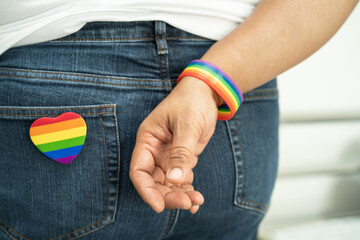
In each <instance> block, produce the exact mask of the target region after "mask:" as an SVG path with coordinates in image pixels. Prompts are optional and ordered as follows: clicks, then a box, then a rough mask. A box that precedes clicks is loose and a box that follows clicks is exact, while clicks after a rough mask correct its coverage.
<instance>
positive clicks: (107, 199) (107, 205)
mask: <svg viewBox="0 0 360 240" xmlns="http://www.w3.org/2000/svg"><path fill="white" fill-rule="evenodd" d="M104 107H105V106H100V107H96V108H98V110H99V111H100V109H101V108H104ZM89 108H90V107H89ZM94 108H95V107H94ZM80 109H81V108H80ZM104 113H105V112H104ZM112 113H113V114H115V112H112ZM88 114H94V113H88ZM102 114H103V113H101V112H99V113H98V115H99V119H100V124H101V128H102V133H103V141H104V148H105V161H106V175H107V179H106V180H107V198H106V216H105V217H104V218H103V219H100V220H98V221H96V222H93V223H90V224H88V225H86V226H84V227H82V228H79V229H77V230H74V231H72V232H69V233H65V234H62V235H60V236H58V237H56V238H51V239H53V240H56V239H59V238H62V237H64V236H67V235H70V234H73V233H76V232H78V231H81V230H83V229H85V228H88V227H90V226H93V225H95V224H97V223H99V222H102V221H104V220H106V218H108V214H109V213H108V209H109V186H110V182H109V172H108V160H107V151H106V141H105V133H104V127H103V122H102V119H101V115H102ZM0 115H11V114H0ZM45 115H49V114H45ZM25 116H29V115H25ZM0 222H2V223H3V224H5V225H6V226H8V227H9V228H10V229H11V230H12V231H13V232H14V233H16V234H17V235H18V236H19V237H22V238H23V239H27V240H30V239H29V238H25V237H24V236H22V235H21V234H19V233H17V232H16V231H15V230H14V229H13V228H11V227H10V226H9V225H8V224H6V223H5V222H4V221H2V220H0ZM110 223H111V222H109V223H104V224H101V225H99V226H98V227H97V228H95V229H98V228H100V227H103V226H106V225H108V224H110ZM0 227H1V226H0ZM1 228H2V229H3V230H4V231H5V233H7V234H8V235H9V236H11V235H10V233H8V231H6V230H5V229H4V228H3V227H1ZM95 229H91V230H95ZM91 230H88V231H86V232H84V233H83V234H80V235H79V236H76V237H73V238H71V239H74V238H77V237H80V236H83V235H84V234H86V233H88V232H89V231H91Z"/></svg>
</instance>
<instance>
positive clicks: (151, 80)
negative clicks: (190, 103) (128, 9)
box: [0, 68, 166, 82]
mask: <svg viewBox="0 0 360 240" xmlns="http://www.w3.org/2000/svg"><path fill="white" fill-rule="evenodd" d="M0 71H14V72H25V73H44V74H51V75H57V74H59V75H70V76H75V77H93V78H100V79H101V78H104V79H111V80H119V81H123V80H124V81H134V82H139V81H142V82H166V81H165V80H161V79H131V78H119V77H109V76H99V75H90V74H80V73H63V72H56V73H54V72H47V71H41V70H36V71H32V70H21V69H11V68H3V69H1V68H0ZM0 75H3V74H0Z"/></svg>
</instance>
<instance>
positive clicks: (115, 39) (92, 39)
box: [49, 36, 214, 42]
mask: <svg viewBox="0 0 360 240" xmlns="http://www.w3.org/2000/svg"><path fill="white" fill-rule="evenodd" d="M166 38H167V39H204V40H209V41H214V40H212V39H208V38H204V37H176V36H169V37H166ZM126 40H154V38H152V37H140V38H69V39H54V40H51V41H49V42H76V41H79V42H81V41H99V42H107V41H126Z"/></svg>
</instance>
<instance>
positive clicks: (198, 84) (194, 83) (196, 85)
mask: <svg viewBox="0 0 360 240" xmlns="http://www.w3.org/2000/svg"><path fill="white" fill-rule="evenodd" d="M179 85H188V87H189V88H190V89H202V90H203V91H204V92H207V95H209V96H210V97H211V99H212V100H213V102H214V104H215V105H216V107H219V106H220V105H221V104H222V103H223V102H224V101H223V100H222V98H221V97H220V96H219V94H218V93H217V92H216V91H215V90H214V89H212V88H211V87H210V86H209V85H208V84H207V83H205V82H204V81H203V80H201V79H198V78H196V77H192V76H185V77H184V78H183V79H182V80H181V81H180V82H179Z"/></svg>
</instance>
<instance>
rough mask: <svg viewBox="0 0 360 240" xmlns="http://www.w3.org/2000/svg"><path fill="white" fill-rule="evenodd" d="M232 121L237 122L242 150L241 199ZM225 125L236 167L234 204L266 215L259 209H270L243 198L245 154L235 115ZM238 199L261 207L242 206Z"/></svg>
mask: <svg viewBox="0 0 360 240" xmlns="http://www.w3.org/2000/svg"><path fill="white" fill-rule="evenodd" d="M230 121H235V127H236V131H237V137H238V141H239V148H240V160H241V162H242V164H241V168H242V170H241V171H242V173H241V174H242V185H241V193H240V197H239V198H238V188H237V186H238V184H239V182H238V181H239V169H238V164H237V158H236V154H235V149H234V147H233V145H234V143H233V140H232V134H231V133H232V131H231V129H230V126H229V123H230ZM224 122H225V124H226V127H227V130H228V134H229V139H230V143H231V149H232V152H233V158H234V166H235V194H234V204H235V206H238V207H243V208H247V209H252V210H256V211H258V212H260V213H262V214H265V211H264V210H263V209H261V208H259V207H263V208H265V209H267V208H268V207H267V206H265V205H263V204H261V203H257V202H254V201H250V200H247V199H245V198H243V192H244V169H243V167H244V159H243V154H242V146H241V144H240V133H239V132H240V130H239V129H238V125H237V123H236V117H235V115H234V117H233V119H230V120H226V121H224ZM238 199H240V200H241V201H243V202H245V203H246V202H247V203H249V204H253V205H258V206H259V207H254V206H249V205H246V204H242V203H241V202H238Z"/></svg>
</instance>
